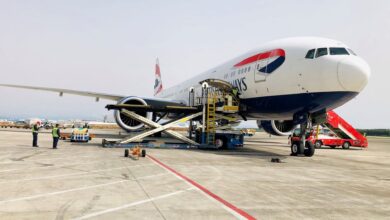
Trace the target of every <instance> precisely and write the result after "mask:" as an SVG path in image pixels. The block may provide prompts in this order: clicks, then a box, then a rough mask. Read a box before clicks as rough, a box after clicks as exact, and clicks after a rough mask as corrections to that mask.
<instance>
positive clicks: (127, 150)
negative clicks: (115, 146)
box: [124, 149, 129, 157]
mask: <svg viewBox="0 0 390 220" xmlns="http://www.w3.org/2000/svg"><path fill="white" fill-rule="evenodd" d="M124 156H125V157H129V149H125V155H124Z"/></svg>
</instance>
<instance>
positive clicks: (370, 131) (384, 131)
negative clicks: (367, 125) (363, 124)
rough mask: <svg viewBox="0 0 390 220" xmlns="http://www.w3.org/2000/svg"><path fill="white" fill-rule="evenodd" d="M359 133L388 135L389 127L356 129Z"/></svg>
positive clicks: (389, 133)
mask: <svg viewBox="0 0 390 220" xmlns="http://www.w3.org/2000/svg"><path fill="white" fill-rule="evenodd" d="M357 130H358V131H359V132H360V133H362V134H366V136H384V137H390V129H357Z"/></svg>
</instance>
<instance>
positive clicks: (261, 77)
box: [253, 54, 269, 83]
mask: <svg viewBox="0 0 390 220" xmlns="http://www.w3.org/2000/svg"><path fill="white" fill-rule="evenodd" d="M262 55H263V54H259V57H258V58H259V60H258V61H257V62H256V65H255V68H253V69H254V77H255V83H259V82H264V81H265V80H266V78H267V75H268V74H267V73H264V72H261V71H260V70H261V69H263V68H267V65H268V60H269V58H260V56H262ZM265 72H266V71H265Z"/></svg>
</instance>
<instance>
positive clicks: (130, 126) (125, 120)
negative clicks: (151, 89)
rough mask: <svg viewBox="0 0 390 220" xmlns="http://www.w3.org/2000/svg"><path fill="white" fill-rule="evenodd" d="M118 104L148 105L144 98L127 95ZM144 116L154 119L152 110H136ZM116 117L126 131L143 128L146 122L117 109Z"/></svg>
mask: <svg viewBox="0 0 390 220" xmlns="http://www.w3.org/2000/svg"><path fill="white" fill-rule="evenodd" d="M118 104H130V105H148V104H147V103H146V101H145V100H144V99H141V98H138V97H134V96H130V97H126V98H124V99H122V100H120V101H119V102H118ZM135 113H137V114H139V115H141V116H143V117H146V118H148V119H152V113H151V112H135ZM114 118H115V121H116V123H117V124H118V125H119V127H121V128H122V129H123V130H125V131H134V130H138V129H141V128H142V127H143V126H144V124H143V123H141V122H139V121H137V120H134V119H132V118H129V117H128V116H126V115H124V114H122V113H120V111H118V110H115V112H114Z"/></svg>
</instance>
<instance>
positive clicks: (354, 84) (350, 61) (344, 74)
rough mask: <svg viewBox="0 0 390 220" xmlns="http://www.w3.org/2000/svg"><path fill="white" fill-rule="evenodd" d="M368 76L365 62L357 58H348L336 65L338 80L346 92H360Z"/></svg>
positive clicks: (368, 68) (368, 71)
mask: <svg viewBox="0 0 390 220" xmlns="http://www.w3.org/2000/svg"><path fill="white" fill-rule="evenodd" d="M370 75H371V70H370V67H369V66H368V64H367V63H366V61H364V60H363V59H361V58H359V57H356V56H349V57H346V58H345V59H343V60H341V61H340V62H339V63H338V69H337V76H338V80H339V83H340V84H341V86H342V87H343V88H344V89H345V90H347V91H354V92H360V91H362V90H363V88H364V87H365V86H366V85H367V83H368V79H369V77H370Z"/></svg>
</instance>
